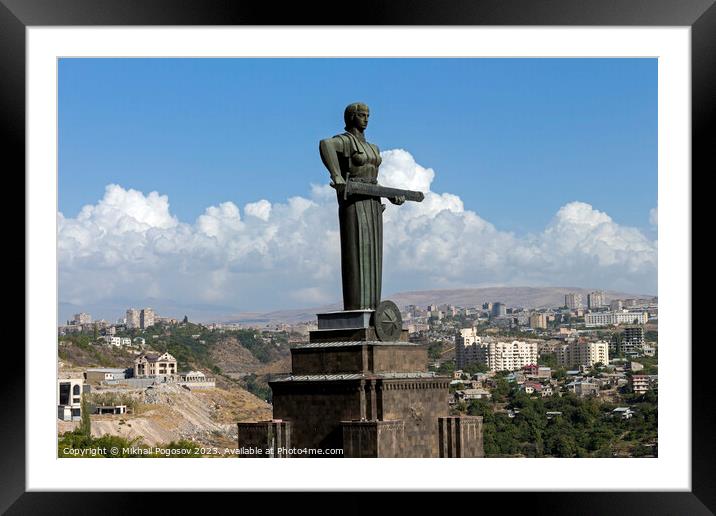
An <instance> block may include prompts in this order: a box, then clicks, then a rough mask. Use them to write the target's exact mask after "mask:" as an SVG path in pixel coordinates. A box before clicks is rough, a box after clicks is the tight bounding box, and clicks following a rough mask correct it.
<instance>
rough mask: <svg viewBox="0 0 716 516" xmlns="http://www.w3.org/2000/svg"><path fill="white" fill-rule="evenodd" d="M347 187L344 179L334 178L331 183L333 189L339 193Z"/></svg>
mask: <svg viewBox="0 0 716 516" xmlns="http://www.w3.org/2000/svg"><path fill="white" fill-rule="evenodd" d="M345 187H346V182H345V180H344V179H343V178H342V177H334V178H333V182H332V183H331V188H334V189H335V190H336V191H338V192H342V191H343V189H344V188H345Z"/></svg>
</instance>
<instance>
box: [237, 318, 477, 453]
mask: <svg viewBox="0 0 716 516" xmlns="http://www.w3.org/2000/svg"><path fill="white" fill-rule="evenodd" d="M372 316H373V312H372V311H371V310H350V311H343V312H330V313H327V314H319V316H318V328H319V329H318V330H315V331H312V332H311V333H310V338H309V343H308V344H304V345H301V346H297V347H295V348H293V349H291V374H289V375H286V376H284V377H279V378H275V379H274V380H272V381H270V382H269V385H270V387H271V390H272V392H273V417H274V418H276V419H280V420H282V421H285V422H290V427H289V429H290V433H289V437H290V446H291V447H295V448H307V449H322V450H327V449H336V448H338V449H343V455H342V456H345V457H439V456H450V457H453V456H454V457H457V456H478V455H477V454H478V448H479V450H481V447H482V441H481V439H482V434H481V430H482V428H481V419H480V418H477V419H480V426H479V427H478V426H475V425H474V424H473V423H468V422H467V420H465V423H462V421H461V422H458V423H455V422H452V420H451V419H450V418H449V417H448V387H449V384H450V380H451V379H450V378H448V377H444V376H437V375H435V374H434V373H432V372H428V371H427V363H428V355H427V347H426V346H424V345H418V344H413V343H410V342H408V339H407V331H405V330H403V332H402V334H400V339H399V340H396V341H391V342H385V341H380V340H378V339H377V338H376V337H375V328H374V327H372V326H371V324H372V321H371V317H372ZM471 421H472V420H471ZM250 425H251V424H250V423H242V424H241V425H240V426H239V443H241V442H242V441H244V442H246V441H249V442H251V441H252V440H258V441H260V442H273V441H275V440H276V438H275V437H271V435H276V433H275V432H276V430H275V429H274V427H268V426H265V424H264V423H255V425H257V427H256V428H253V429H251V428H250ZM261 425H264V426H261ZM461 425H462V426H461ZM471 425H472V426H471ZM443 427H444V428H443ZM478 430H479V433H480V437H479V446H478V445H477V444H475V443H476V442H477V441H476V440H475V439H476V438H475V435H474V434H475V432H476V431H478ZM270 432H274V433H273V434H271V433H270ZM456 432H457V433H456ZM251 436H257V437H251ZM441 436H444V438H441ZM451 436H452V437H451ZM455 436H457V437H455ZM272 439H273V441H272ZM294 456H297V455H294ZM304 456H318V455H317V454H308V455H304ZM324 456H331V457H340V456H341V455H334V454H327V455H324Z"/></svg>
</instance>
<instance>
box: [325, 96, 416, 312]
mask: <svg viewBox="0 0 716 516" xmlns="http://www.w3.org/2000/svg"><path fill="white" fill-rule="evenodd" d="M369 117H370V111H369V109H368V106H366V105H365V104H362V103H360V102H356V103H353V104H350V105H349V106H348V107H346V109H345V112H344V115H343V118H344V120H345V132H344V133H342V134H339V135H336V136H334V137H332V138H326V139H325V140H321V142H320V144H319V150H320V153H321V160H322V161H323V164H324V165H325V166H326V168H327V169H328V172H329V173H330V174H331V180H332V183H331V186H332V187H333V188H335V189H336V196H337V199H338V220H339V223H340V235H341V276H342V280H343V307H344V310H366V309H367V310H375V309H376V308H377V307H378V304H379V303H380V290H381V282H382V267H383V211H384V210H385V205H384V204H383V203H381V197H387V198H388V200H390V202H391V203H393V204H397V205H400V204H403V203H404V202H405V201H406V199H407V200H413V201H418V202H419V201H422V200H423V194H422V193H421V192H413V191H410V190H400V189H397V188H385V187H382V186H380V185H378V167H379V166H380V163H381V157H380V150H379V149H378V147H377V146H376V145H374V144H372V143H369V142H368V141H367V140H366V139H365V134H364V133H365V129H366V127H368V118H369ZM399 315H400V314H399V312H398V317H399Z"/></svg>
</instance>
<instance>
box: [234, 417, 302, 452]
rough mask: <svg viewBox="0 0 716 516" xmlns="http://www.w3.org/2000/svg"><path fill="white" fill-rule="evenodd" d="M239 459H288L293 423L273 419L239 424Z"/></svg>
mask: <svg viewBox="0 0 716 516" xmlns="http://www.w3.org/2000/svg"><path fill="white" fill-rule="evenodd" d="M238 426H239V429H238V430H239V433H238V435H239V443H238V444H239V450H240V453H239V457H244V458H255V459H261V458H286V457H287V456H288V455H287V454H286V453H285V452H284V450H285V449H287V448H290V447H291V423H290V422H289V421H281V420H276V419H272V420H271V421H259V422H257V423H238Z"/></svg>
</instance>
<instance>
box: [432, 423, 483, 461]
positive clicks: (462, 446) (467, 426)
mask: <svg viewBox="0 0 716 516" xmlns="http://www.w3.org/2000/svg"><path fill="white" fill-rule="evenodd" d="M438 427H439V439H440V457H454V458H462V457H484V456H485V450H484V448H483V442H482V416H450V417H441V418H439V419H438Z"/></svg>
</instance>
